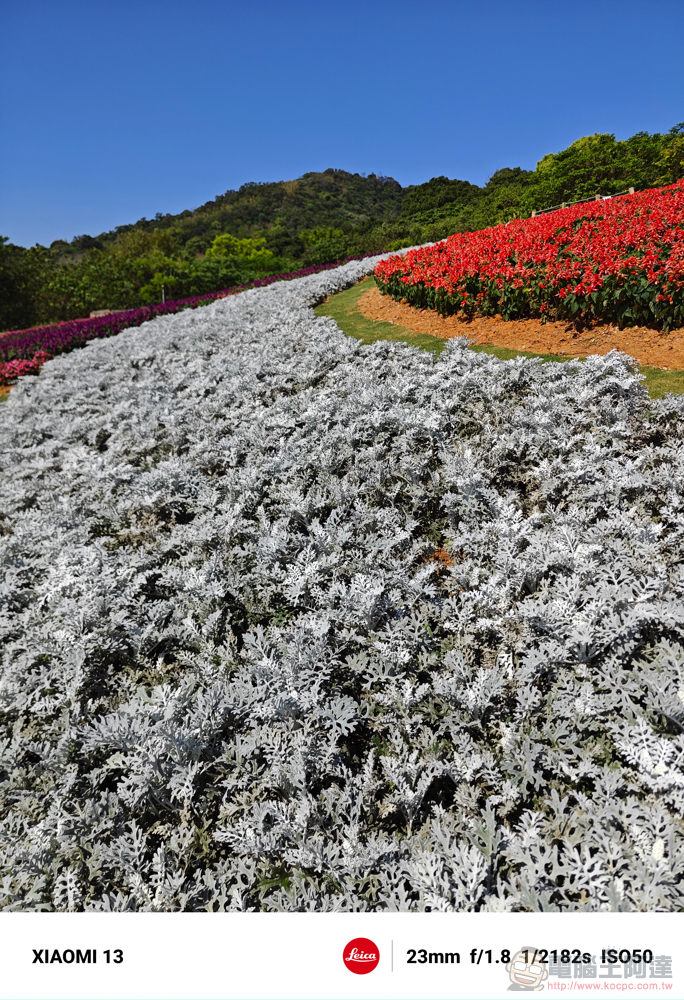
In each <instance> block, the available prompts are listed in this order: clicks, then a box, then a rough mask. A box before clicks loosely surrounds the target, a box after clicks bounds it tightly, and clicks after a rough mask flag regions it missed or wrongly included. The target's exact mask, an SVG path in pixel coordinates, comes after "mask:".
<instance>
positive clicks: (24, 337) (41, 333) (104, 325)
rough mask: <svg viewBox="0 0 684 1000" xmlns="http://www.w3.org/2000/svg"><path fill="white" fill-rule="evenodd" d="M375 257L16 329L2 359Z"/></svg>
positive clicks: (1, 339) (6, 337)
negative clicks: (136, 306) (186, 296)
mask: <svg viewBox="0 0 684 1000" xmlns="http://www.w3.org/2000/svg"><path fill="white" fill-rule="evenodd" d="M373 256H375V255H374V254H359V255H358V256H356V257H348V258H346V260H338V261H335V263H332V264H318V265H316V266H315V267H305V268H302V270H301V271H291V272H289V273H287V274H273V275H270V276H269V277H268V278H257V280H256V281H250V282H249V283H248V284H246V285H237V286H236V287H235V288H224V289H222V290H221V291H218V292H208V293H207V294H206V295H194V296H192V297H191V298H189V299H175V300H173V301H170V302H163V303H162V302H160V303H158V304H157V305H152V306H143V307H142V308H140V309H125V310H123V311H122V312H115V313H111V314H110V315H109V316H94V317H92V318H89V319H74V320H70V321H69V322H66V323H55V324H53V325H52V326H35V327H32V328H31V329H29V330H13V331H11V332H10V333H4V334H0V359H2V360H4V361H6V362H7V361H12V360H14V359H19V358H25V359H32V358H33V357H34V355H35V353H36V351H46V352H47V353H48V354H49V355H51V356H52V355H55V354H63V353H64V352H66V351H73V350H74V348H76V347H83V346H84V345H85V344H86V343H87V342H88V341H89V340H95V339H96V338H98V337H112V336H114V334H116V333H121V331H122V330H126V329H127V328H128V327H131V326H140V324H141V323H145V322H146V321H147V320H148V319H154V318H155V316H166V315H168V314H169V313H176V312H180V311H181V310H182V309H194V308H196V307H197V306H201V305H207V304H208V303H209V302H212V301H214V300H215V299H220V298H223V297H225V296H226V295H235V294H237V293H238V292H244V291H246V290H247V289H248V288H263V287H264V285H271V284H273V282H274V281H289V280H291V279H292V278H304V277H306V275H308V274H317V273H318V272H319V271H328V270H330V269H331V268H334V267H339V266H340V265H341V264H346V263H348V262H349V261H350V260H363V259H364V258H365V257H373ZM22 374H23V373H22Z"/></svg>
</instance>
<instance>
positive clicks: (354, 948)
mask: <svg viewBox="0 0 684 1000" xmlns="http://www.w3.org/2000/svg"><path fill="white" fill-rule="evenodd" d="M342 961H343V962H344V964H345V965H346V967H347V968H348V969H349V971H350V972H355V973H356V975H357V976H365V975H366V973H368V972H372V971H373V969H374V968H375V967H376V966H377V964H378V962H379V961H380V949H379V948H378V946H377V945H376V944H375V943H374V942H373V941H371V940H369V938H354V940H353V941H350V942H349V944H348V945H347V946H346V948H345V949H344V951H343V952H342Z"/></svg>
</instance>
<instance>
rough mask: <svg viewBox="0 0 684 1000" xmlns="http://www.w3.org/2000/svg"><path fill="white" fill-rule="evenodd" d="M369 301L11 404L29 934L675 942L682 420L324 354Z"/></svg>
mask: <svg viewBox="0 0 684 1000" xmlns="http://www.w3.org/2000/svg"><path fill="white" fill-rule="evenodd" d="M373 264H374V261H373V260H371V261H370V262H369V261H363V262H359V263H353V264H349V265H346V266H345V267H342V268H340V269H339V270H337V271H334V272H327V273H325V274H320V275H315V276H312V277H308V278H305V279H302V280H299V281H293V282H290V283H283V284H278V285H274V286H271V287H269V288H266V289H261V290H256V291H249V292H245V293H244V294H242V295H239V296H236V297H234V298H230V299H227V300H224V301H223V302H221V303H218V304H216V305H212V306H210V307H207V308H205V309H201V310H199V309H198V310H195V311H188V312H185V313H182V314H179V315H176V316H170V317H164V318H160V319H156V320H154V321H153V322H150V323H148V324H146V325H145V326H142V327H140V328H138V329H135V330H131V331H127V332H124V333H122V334H121V335H119V336H118V337H116V338H113V339H111V340H108V341H98V342H94V343H92V344H90V345H89V346H88V347H87V348H86V349H84V350H82V351H77V352H74V353H73V354H70V355H68V356H63V357H60V358H57V359H56V360H54V361H52V362H50V363H48V364H47V365H46V366H45V367H44V368H43V371H42V373H41V374H40V376H38V377H33V378H25V379H24V380H23V381H22V384H21V385H19V386H18V387H17V388H16V389H14V390H13V392H12V394H11V398H10V400H9V402H8V403H7V404H6V406H5V407H4V408H3V412H2V429H1V430H0V437H1V441H2V443H1V446H0V454H1V458H0V462H1V478H2V486H1V488H0V505H1V510H2V513H1V514H0V517H1V520H0V533H1V535H2V537H1V539H0V542H1V554H2V555H1V557H2V561H3V567H4V577H3V584H2V592H1V613H0V614H1V617H0V628H1V630H2V675H1V676H2V681H1V686H0V713H1V714H0V723H1V726H0V797H1V801H0V809H1V813H0V815H1V821H2V826H1V828H0V894H1V895H0V900H1V902H0V905H1V906H4V907H6V908H9V909H15V910H26V909H43V910H61V911H67V910H91V911H93V910H95V911H98V910H101V911H104V910H150V911H155V910H157V911H172V910H211V911H219V910H254V909H261V910H271V911H277V910H280V911H282V910H300V911H320V912H322V911H329V910H342V911H345V910H346V911H364V910H385V911H387V910H390V911H391V910H436V911H453V910H473V911H478V910H479V911H482V910H488V911H507V910H614V909H622V910H630V909H636V910H664V911H667V910H678V909H681V907H682V872H683V871H684V844H683V837H682V834H683V829H682V811H683V808H684V768H683V763H684V736H683V731H684V730H683V727H684V655H683V650H682V628H683V624H684V604H683V600H682V599H683V596H684V594H683V591H684V571H683V569H682V546H683V542H684V497H683V488H684V451H683V446H682V436H683V431H684V405H683V404H682V402H681V401H680V400H679V399H675V398H673V397H668V398H666V399H665V400H664V401H661V402H657V403H656V402H653V401H651V400H649V399H648V396H647V394H646V392H645V390H644V388H643V387H642V385H641V383H640V381H639V378H638V375H637V374H636V373H635V369H634V367H633V365H632V362H631V361H630V360H629V359H628V358H626V357H625V356H622V355H619V354H616V353H613V354H610V355H608V356H607V357H605V358H599V357H595V358H591V359H589V360H588V361H587V362H586V363H584V364H580V363H567V364H541V363H540V362H538V361H534V360H527V359H519V360H516V361H510V362H502V361H499V360H497V359H495V358H492V357H490V356H487V355H484V354H477V353H474V352H472V351H469V350H468V349H467V348H466V345H465V343H463V342H455V343H453V344H452V345H451V346H450V348H449V350H447V351H445V352H444V353H443V354H442V355H441V356H440V357H439V358H438V359H435V358H434V357H433V355H431V354H429V353H427V352H420V351H418V350H416V349H414V348H411V347H408V346H406V345H404V344H397V343H387V342H384V343H376V344H373V345H372V346H364V345H362V344H360V343H358V342H357V341H355V340H352V339H349V338H347V337H345V336H344V335H343V334H342V333H341V332H340V331H339V330H338V328H337V327H336V325H335V324H334V322H333V321H332V320H331V319H323V318H316V317H315V315H314V313H313V311H312V308H311V307H312V305H313V304H315V302H317V301H320V300H321V299H322V298H323V297H324V296H325V295H327V294H330V293H332V292H334V291H337V290H339V289H341V288H344V287H346V286H348V285H350V284H351V283H352V282H354V281H356V280H358V279H359V278H360V277H361V276H362V275H363V274H365V273H368V272H369V270H370V269H371V268H372V266H373Z"/></svg>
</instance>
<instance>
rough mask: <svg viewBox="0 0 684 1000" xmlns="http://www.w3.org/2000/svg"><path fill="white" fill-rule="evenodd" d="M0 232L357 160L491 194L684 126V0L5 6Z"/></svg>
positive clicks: (178, 203)
mask: <svg viewBox="0 0 684 1000" xmlns="http://www.w3.org/2000/svg"><path fill="white" fill-rule="evenodd" d="M0 63H1V65H2V76H3V81H2V88H1V89H2V93H1V96H0V134H1V135H2V157H0V233H2V234H3V235H5V236H9V238H10V239H11V241H12V242H14V243H17V244H19V245H22V246H29V245H31V244H33V243H36V242H40V243H43V244H46V245H49V243H50V242H51V241H52V240H55V239H71V238H72V237H73V236H74V235H77V234H81V233H90V234H92V235H94V234H97V233H99V232H102V231H103V230H107V229H110V228H113V227H114V226H116V225H120V224H123V223H126V222H134V221H136V220H137V219H139V218H141V217H142V216H146V217H148V218H150V217H152V216H154V214H155V213H156V212H162V213H165V212H178V211H181V210H182V209H185V208H194V207H195V206H197V205H200V204H202V203H203V202H205V201H208V200H209V199H211V198H213V197H215V196H216V195H217V194H220V193H222V192H224V191H226V190H227V189H229V188H237V187H239V186H240V185H241V184H243V183H244V182H245V181H252V180H253V181H270V180H284V179H289V178H293V177H298V176H300V175H301V174H302V173H304V172H306V171H308V170H324V169H325V168H326V167H338V168H343V169H345V170H350V171H358V172H359V173H362V172H366V173H371V172H375V173H378V174H386V175H390V176H392V177H395V178H396V179H397V180H398V181H400V183H401V184H404V185H406V184H413V183H420V182H422V181H425V180H428V179H429V178H430V177H433V176H435V175H438V174H446V175H447V176H448V177H459V178H463V179H466V180H469V181H472V182H474V183H478V184H481V183H483V182H484V181H485V180H486V178H487V177H488V176H489V175H490V174H491V173H492V172H493V171H494V170H496V169H498V168H499V167H504V166H522V167H526V168H533V167H534V165H535V163H536V162H537V160H538V159H540V158H541V157H542V156H543V155H544V154H545V153H548V152H554V151H556V150H559V149H562V148H564V147H565V146H567V145H568V144H569V143H570V142H572V141H573V140H575V139H577V138H579V137H580V136H582V135H587V134H590V133H592V132H613V133H615V134H616V135H617V137H618V138H625V137H627V136H629V135H632V134H633V133H634V132H637V131H640V130H642V129H643V130H646V131H649V132H657V131H666V130H667V129H668V128H669V127H670V126H672V125H673V124H675V123H676V122H679V121H682V120H684V2H682V0H648V2H641V0H640V2H630V0H621V2H602V0H594V2H591V3H584V2H576V3H573V2H570V0H565V2H563V3H560V2H554V0H545V2H539V3H538V2H525V0H511V2H501V0H491V2H488V0H480V2H470V0H464V2H459V0H455V2H450V3H447V2H436V0H423V2H421V0H412V2H404V0H392V2H385V0H375V2H373V3H359V2H355V0H347V2H336V0H328V2H327V3H321V2H320V0H319V2H316V3H313V2H311V3H310V2H306V0H304V2H287V0H279V2H271V0H265V2H260V0H253V2H251V3H245V2H244V0H242V2H240V3H235V2H233V0H192V2H190V0H187V2H186V0H163V2H158V0H134V2H128V0H115V2H110V0H88V2H84V0H48V2H45V0H21V2H20V3H18V2H17V3H12V2H11V0H5V2H4V3H3V4H2V6H1V7H0Z"/></svg>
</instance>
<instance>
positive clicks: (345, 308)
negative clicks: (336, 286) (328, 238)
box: [315, 277, 684, 399]
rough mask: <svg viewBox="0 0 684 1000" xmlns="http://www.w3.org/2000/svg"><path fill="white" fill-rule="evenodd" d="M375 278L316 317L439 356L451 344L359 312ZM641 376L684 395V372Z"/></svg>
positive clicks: (485, 349) (502, 353)
mask: <svg viewBox="0 0 684 1000" xmlns="http://www.w3.org/2000/svg"><path fill="white" fill-rule="evenodd" d="M374 284H375V281H374V279H373V278H372V277H368V278H364V279H363V281H360V282H359V283H358V284H357V285H353V286H352V287H351V288H347V289H346V290H345V291H344V292H338V293H337V295H333V296H332V297H331V298H329V299H328V300H327V301H326V302H323V303H322V304H321V305H320V306H316V310H315V312H316V315H317V316H331V317H332V318H333V319H334V320H335V322H336V323H337V325H338V326H339V328H340V330H342V332H343V333H346V334H347V336H349V337H355V338H356V340H361V341H363V343H364V344H374V343H375V342H376V340H403V341H404V342H405V343H407V344H411V345H412V346H413V347H420V348H421V349H422V350H425V351H434V352H435V354H440V353H441V352H442V351H443V350H444V349H445V347H446V346H447V343H448V341H447V340H443V339H442V338H441V337H431V336H430V335H429V334H427V333H415V332H414V331H413V330H409V329H408V327H406V326H400V325H399V324H398V323H385V322H383V321H382V320H373V319H367V318H366V317H365V316H362V315H361V313H360V312H359V299H360V298H361V296H362V295H363V294H364V292H367V291H368V289H369V288H373V286H374ZM470 350H472V351H476V352H477V353H479V354H491V355H493V356H494V357H495V358H499V359H500V360H501V361H510V360H511V359H512V358H541V359H542V361H584V358H570V357H568V356H567V355H564V354H537V353H535V352H533V351H514V350H512V349H511V348H509V347H494V346H493V345H491V344H475V345H474V346H473V347H471V348H470ZM640 370H641V374H642V375H644V376H645V378H644V382H645V385H646V388H647V389H648V392H649V395H650V396H651V397H652V398H653V399H659V398H660V397H661V396H664V395H665V394H666V393H668V392H677V393H684V371H664V370H663V369H661V368H649V367H647V366H643V367H642V368H641V369H640Z"/></svg>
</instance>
